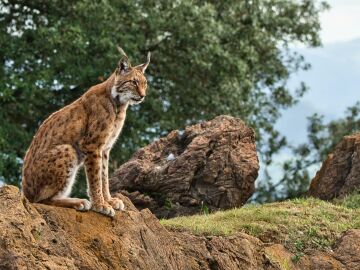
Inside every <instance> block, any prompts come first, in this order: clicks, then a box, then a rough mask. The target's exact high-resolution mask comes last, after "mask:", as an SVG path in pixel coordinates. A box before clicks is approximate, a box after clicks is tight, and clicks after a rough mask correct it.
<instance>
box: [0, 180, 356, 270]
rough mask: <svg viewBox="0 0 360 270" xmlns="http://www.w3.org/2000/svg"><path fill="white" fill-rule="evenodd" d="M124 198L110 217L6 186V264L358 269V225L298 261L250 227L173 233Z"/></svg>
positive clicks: (0, 213)
mask: <svg viewBox="0 0 360 270" xmlns="http://www.w3.org/2000/svg"><path fill="white" fill-rule="evenodd" d="M119 196H120V197H121V199H123V200H124V203H125V206H126V209H127V210H126V211H124V212H117V213H116V215H115V217H114V218H110V217H105V216H103V215H101V214H98V213H95V212H77V211H75V210H73V209H66V208H60V207H54V206H47V205H41V204H30V203H29V202H28V201H27V200H26V199H25V198H24V197H23V196H22V195H21V193H20V191H19V189H18V188H16V187H14V186H4V187H2V188H0V269H1V270H13V269H20V270H22V269H31V270H38V269H39V270H43V269H44V270H45V269H47V270H48V269H56V270H62V269H64V270H68V269H71V270H75V269H84V270H85V269H86V270H92V269H94V270H102V269H115V270H118V269H119V270H120V269H128V270H134V269H137V270H154V269H156V270H192V269H194V270H195V269H201V270H213V269H220V270H235V269H247V270H261V269H268V270H270V269H271V270H277V269H279V270H280V269H301V270H310V269H334V270H335V269H348V270H350V269H351V270H357V269H360V260H359V258H360V246H359V243H360V230H349V231H348V232H346V233H344V235H343V236H342V237H341V238H340V239H339V240H338V241H337V243H336V244H335V246H334V249H333V251H331V252H323V251H316V250H308V251H305V254H304V255H303V256H302V257H301V259H300V260H299V261H298V262H297V263H295V262H294V261H293V260H292V258H294V254H292V253H291V252H289V251H287V250H286V249H285V248H284V246H283V245H281V243H276V242H275V243H263V242H262V241H261V240H260V239H257V238H255V237H253V236H250V235H247V234H245V233H237V234H236V235H233V236H228V237H225V236H207V237H205V236H196V235H193V234H190V233H187V232H180V231H169V230H167V229H166V228H164V227H163V226H162V225H161V224H160V222H159V220H158V219H157V218H156V217H155V216H154V215H153V214H152V213H151V212H150V211H149V210H142V211H139V210H137V209H136V208H135V207H134V205H133V204H132V203H131V201H130V200H128V199H127V198H126V197H124V196H121V195H119Z"/></svg>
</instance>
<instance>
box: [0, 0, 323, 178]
mask: <svg viewBox="0 0 360 270" xmlns="http://www.w3.org/2000/svg"><path fill="white" fill-rule="evenodd" d="M325 8H327V5H326V4H324V3H319V2H315V1H314V0H302V1H278V0H264V1H259V0H255V1H253V0H252V1H250V0H236V1H235V0H229V1H210V0H208V1H196V0H179V1H166V0H164V1H155V0H149V1H140V0H135V1H125V0H118V1H89V0H87V1H85V0H82V1H69V0H62V1H41V0H33V1H10V0H3V1H1V2H0V43H1V44H2V45H1V47H0V61H1V63H2V66H1V68H0V108H1V109H0V119H1V126H0V150H1V153H0V178H1V179H3V180H5V181H6V182H11V183H19V181H20V166H21V160H22V158H23V156H24V152H25V150H26V149H27V147H28V145H29V143H30V141H31V138H32V136H33V134H34V133H35V131H36V129H37V128H38V126H39V124H40V123H41V122H42V121H43V120H44V119H45V118H46V117H47V116H49V114H51V113H52V112H53V111H55V110H57V109H59V108H61V107H62V106H64V105H65V104H69V103H70V102H71V101H73V100H74V99H76V98H77V97H79V96H80V95H81V94H82V93H84V92H85V91H86V90H87V89H88V88H89V87H90V86H92V85H94V84H97V83H99V82H100V81H101V80H103V78H106V77H107V76H109V75H110V74H111V73H112V71H113V70H114V68H115V66H116V63H117V61H118V59H119V55H118V52H117V50H116V46H117V45H121V46H122V47H123V48H124V49H125V51H126V52H127V54H128V55H129V56H130V58H131V60H132V62H133V63H139V62H142V61H144V60H145V56H146V52H147V51H149V50H150V51H151V52H152V55H153V57H152V63H151V65H150V67H149V69H148V70H149V73H148V78H149V85H150V89H149V94H148V97H147V100H146V102H145V103H144V104H142V105H141V107H134V108H132V109H131V112H130V113H129V114H128V119H127V123H126V126H125V129H124V131H123V135H122V137H121V139H120V141H119V143H118V144H117V145H116V146H115V149H113V151H112V164H111V167H112V168H114V167H116V166H118V165H119V164H120V163H121V162H123V161H124V160H126V159H127V158H129V156H130V155H131V154H132V153H133V152H134V150H135V149H136V148H138V147H140V146H143V145H145V144H147V143H149V142H150V141H152V140H153V139H154V138H156V137H159V136H162V135H164V134H166V133H167V132H168V131H169V130H172V129H175V128H179V127H183V126H185V125H187V124H190V123H195V122H197V121H200V120H203V119H210V118H212V117H214V116H216V115H219V114H231V115H233V116H237V117H241V118H242V119H244V120H245V121H247V122H248V123H249V124H250V125H251V126H252V127H254V128H255V130H256V131H257V134H258V136H257V140H258V148H259V151H260V152H261V153H262V154H263V155H262V156H263V158H264V160H265V161H266V164H270V163H271V161H272V160H271V156H272V155H273V154H274V153H276V152H277V151H278V150H279V149H280V148H281V147H283V146H284V145H285V144H286V140H285V139H284V138H283V136H282V135H281V134H279V132H277V131H276V130H275V129H274V123H275V122H276V120H277V119H278V118H279V116H280V109H286V108H288V107H291V106H292V105H294V104H295V103H296V102H297V100H298V99H299V98H300V97H301V96H302V95H303V94H304V92H305V91H306V86H305V85H303V84H302V85H300V86H299V89H298V91H296V93H295V94H291V93H290V91H289V90H288V89H287V87H286V82H287V79H288V78H289V76H290V74H292V73H293V72H296V71H298V70H303V69H308V68H309V66H308V65H307V64H306V63H305V62H304V59H303V57H302V56H301V55H298V54H296V53H293V52H292V51H291V50H290V49H289V44H292V43H294V42H295V43H302V44H304V45H306V46H318V45H320V40H319V35H318V33H319V29H320V24H319V13H320V12H321V11H322V10H323V9H325Z"/></svg>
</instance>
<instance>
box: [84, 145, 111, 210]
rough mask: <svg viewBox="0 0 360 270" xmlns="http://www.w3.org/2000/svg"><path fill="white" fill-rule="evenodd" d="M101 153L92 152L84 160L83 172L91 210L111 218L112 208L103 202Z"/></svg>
mask: <svg viewBox="0 0 360 270" xmlns="http://www.w3.org/2000/svg"><path fill="white" fill-rule="evenodd" d="M101 154H102V153H101V152H100V151H93V152H90V153H88V154H87V156H86V158H85V171H86V178H87V181H88V189H89V191H88V192H89V197H90V199H91V203H92V210H94V211H95V212H99V213H102V214H104V215H108V216H111V217H113V216H114V215H115V211H114V209H113V208H112V206H111V205H110V204H109V203H108V202H107V201H105V200H104V196H103V191H102V189H103V187H102V179H101V177H102V172H101V171H102V170H101V168H102V167H101V166H102V155H101Z"/></svg>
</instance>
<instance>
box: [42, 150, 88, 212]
mask: <svg viewBox="0 0 360 270" xmlns="http://www.w3.org/2000/svg"><path fill="white" fill-rule="evenodd" d="M40 164H41V165H42V168H40V166H38V167H39V169H38V173H37V175H38V179H37V180H38V181H37V183H38V190H39V194H38V196H37V200H36V201H38V202H40V203H44V204H48V205H54V206H60V207H67V208H74V209H76V210H79V211H87V210H89V209H90V208H91V203H90V202H89V201H88V200H85V199H78V198H68V196H69V195H70V193H71V189H72V186H73V184H74V181H75V177H76V173H77V171H78V169H79V166H80V160H78V157H77V153H76V150H75V149H74V148H73V147H72V146H71V145H67V144H64V145H58V146H56V147H54V148H53V149H51V150H50V151H48V152H47V155H44V156H43V157H42V158H41V160H40V162H39V165H40Z"/></svg>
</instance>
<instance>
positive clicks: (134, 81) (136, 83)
mask: <svg viewBox="0 0 360 270" xmlns="http://www.w3.org/2000/svg"><path fill="white" fill-rule="evenodd" d="M131 83H132V84H133V85H135V86H138V85H139V82H138V81H136V80H133V81H131Z"/></svg>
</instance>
